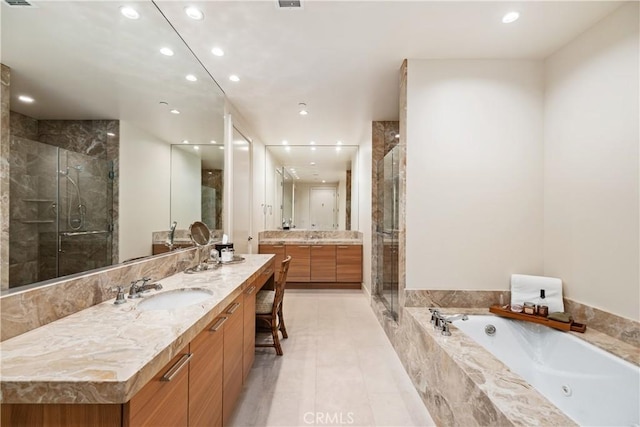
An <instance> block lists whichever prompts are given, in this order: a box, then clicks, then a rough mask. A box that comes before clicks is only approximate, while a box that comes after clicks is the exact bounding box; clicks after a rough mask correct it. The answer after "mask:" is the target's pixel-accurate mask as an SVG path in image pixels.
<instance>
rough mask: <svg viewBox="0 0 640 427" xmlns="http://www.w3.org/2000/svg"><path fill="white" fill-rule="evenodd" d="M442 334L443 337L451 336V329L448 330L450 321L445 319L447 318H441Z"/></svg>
mask: <svg viewBox="0 0 640 427" xmlns="http://www.w3.org/2000/svg"><path fill="white" fill-rule="evenodd" d="M441 322H442V326H441V327H442V335H444V336H445V337H450V336H451V331H450V330H449V325H450V324H451V321H449V320H447V319H442V320H441Z"/></svg>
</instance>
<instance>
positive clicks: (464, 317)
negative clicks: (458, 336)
mask: <svg viewBox="0 0 640 427" xmlns="http://www.w3.org/2000/svg"><path fill="white" fill-rule="evenodd" d="M444 320H446V321H448V322H455V321H456V320H462V321H463V322H464V321H467V320H469V316H467V315H466V314H456V315H455V316H451V317H445V319H444Z"/></svg>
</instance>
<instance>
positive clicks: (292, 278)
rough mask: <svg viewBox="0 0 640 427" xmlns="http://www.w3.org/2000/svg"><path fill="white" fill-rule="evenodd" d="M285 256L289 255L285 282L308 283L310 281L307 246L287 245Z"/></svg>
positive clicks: (309, 261) (309, 258)
mask: <svg viewBox="0 0 640 427" xmlns="http://www.w3.org/2000/svg"><path fill="white" fill-rule="evenodd" d="M285 254H286V255H287V256H289V255H291V263H290V264H289V273H288V274H287V282H308V281H309V280H310V279H311V274H310V273H311V251H310V249H309V245H287V246H286V247H285ZM276 277H278V276H276Z"/></svg>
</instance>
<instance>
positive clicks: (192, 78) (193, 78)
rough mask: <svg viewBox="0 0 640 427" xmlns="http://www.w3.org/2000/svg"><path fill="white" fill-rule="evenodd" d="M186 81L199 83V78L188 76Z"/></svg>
mask: <svg viewBox="0 0 640 427" xmlns="http://www.w3.org/2000/svg"><path fill="white" fill-rule="evenodd" d="M185 79H187V80H189V81H190V82H197V81H198V78H197V77H196V76H194V75H193V74H187V75H186V77H185Z"/></svg>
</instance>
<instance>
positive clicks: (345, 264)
mask: <svg viewBox="0 0 640 427" xmlns="http://www.w3.org/2000/svg"><path fill="white" fill-rule="evenodd" d="M336 260H337V267H336V281H338V282H342V283H353V282H357V283H361V282H362V245H344V246H338V247H337V249H336Z"/></svg>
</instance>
